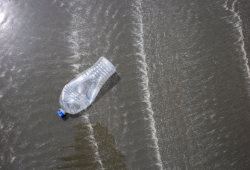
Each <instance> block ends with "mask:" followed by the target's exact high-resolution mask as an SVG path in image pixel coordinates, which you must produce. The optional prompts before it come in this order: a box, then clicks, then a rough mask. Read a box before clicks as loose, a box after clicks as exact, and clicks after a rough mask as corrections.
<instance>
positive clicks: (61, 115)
mask: <svg viewBox="0 0 250 170" xmlns="http://www.w3.org/2000/svg"><path fill="white" fill-rule="evenodd" d="M57 114H58V116H60V117H63V116H65V114H64V113H63V112H62V111H61V110H60V109H59V110H58V111H57Z"/></svg>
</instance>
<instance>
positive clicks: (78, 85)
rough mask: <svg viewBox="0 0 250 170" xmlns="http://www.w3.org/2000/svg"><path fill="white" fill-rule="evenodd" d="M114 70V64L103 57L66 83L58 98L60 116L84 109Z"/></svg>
mask: <svg viewBox="0 0 250 170" xmlns="http://www.w3.org/2000/svg"><path fill="white" fill-rule="evenodd" d="M115 72H116V69H115V67H114V65H113V64H112V63H111V62H110V61H108V60H107V59H106V58H105V57H100V58H99V60H98V61H97V62H96V63H95V64H94V65H93V66H92V67H90V68H89V69H87V70H85V71H84V72H82V73H81V74H79V75H78V76H77V77H76V78H74V79H73V80H71V81H70V82H69V83H68V84H66V85H65V86H64V88H63V90H62V93H61V95H60V98H59V103H60V105H61V108H60V109H59V110H58V111H57V114H58V115H59V116H60V117H63V116H64V115H65V114H66V113H69V114H76V113H78V112H80V111H82V110H83V109H86V108H87V107H88V106H89V105H90V104H91V103H92V102H93V101H94V100H95V98H96V96H97V94H98V92H99V91H100V89H101V87H102V86H103V84H104V83H105V82H106V81H107V80H108V78H109V77H110V76H111V75H112V74H114V73H115Z"/></svg>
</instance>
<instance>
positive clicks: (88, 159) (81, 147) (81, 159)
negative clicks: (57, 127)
mask: <svg viewBox="0 0 250 170" xmlns="http://www.w3.org/2000/svg"><path fill="white" fill-rule="evenodd" d="M91 126H92V128H93V132H92V133H93V135H92V134H91V132H90V130H89V124H88V123H86V124H77V125H75V126H74V127H75V128H76V129H77V130H78V132H76V133H75V136H74V140H75V145H72V146H67V147H64V148H68V147H73V148H74V149H75V153H74V154H72V155H69V156H65V157H60V158H57V159H58V160H61V161H65V162H66V163H63V164H62V165H59V166H56V167H54V169H66V168H70V169H91V170H92V169H102V168H103V169H119V170H123V169H126V165H125V157H124V155H123V154H122V153H121V152H120V151H118V150H117V149H116V148H115V140H114V137H113V136H112V135H111V134H109V132H108V128H107V127H105V126H104V125H103V124H101V123H95V124H92V125H91ZM93 137H94V139H95V143H94V142H93V140H92V139H91V138H93ZM96 144H97V146H98V147H96V146H95V145H96ZM96 148H98V149H97V150H96ZM62 149H63V148H62ZM96 152H98V157H99V158H97V154H96ZM100 161H101V163H100Z"/></svg>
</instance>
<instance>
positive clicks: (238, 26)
mask: <svg viewBox="0 0 250 170" xmlns="http://www.w3.org/2000/svg"><path fill="white" fill-rule="evenodd" d="M236 2H237V0H234V1H233V2H232V6H231V8H230V7H228V0H227V1H226V2H225V3H224V4H223V7H224V8H225V9H226V10H229V11H230V12H232V14H233V18H234V19H235V18H236V19H237V21H236V22H233V21H232V20H228V22H229V23H231V24H233V26H234V27H235V29H236V30H237V31H238V33H239V39H238V43H240V48H241V52H242V53H243V55H242V57H243V59H244V61H245V63H244V66H245V72H246V75H247V78H248V79H249V78H250V73H249V66H248V59H247V53H246V50H245V43H244V36H243V30H242V19H241V18H240V15H239V12H236V11H235V4H236Z"/></svg>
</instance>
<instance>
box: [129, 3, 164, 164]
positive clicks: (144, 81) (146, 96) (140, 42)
mask: <svg viewBox="0 0 250 170" xmlns="http://www.w3.org/2000/svg"><path fill="white" fill-rule="evenodd" d="M141 2H142V1H136V3H135V4H134V5H133V7H135V9H136V11H135V12H134V13H133V16H134V17H135V19H136V23H135V24H136V26H138V27H135V28H134V30H133V31H132V33H133V34H134V36H135V37H136V38H135V44H134V45H135V46H136V47H138V49H139V52H138V53H136V55H138V56H139V57H138V58H137V61H138V63H139V66H140V68H139V71H140V72H141V73H142V74H141V76H140V80H141V82H140V85H141V87H142V91H143V93H142V100H143V102H145V103H146V104H147V107H146V112H147V113H148V114H147V116H148V117H147V118H145V120H148V121H149V123H150V124H149V128H150V131H151V135H152V141H153V148H155V156H156V158H157V162H156V165H157V166H158V167H159V169H163V164H162V160H161V155H160V151H159V145H158V138H157V134H156V133H157V132H156V128H155V120H154V111H153V108H152V103H151V101H150V91H149V83H148V82H149V78H148V72H147V70H148V65H147V62H146V54H145V52H144V39H143V34H144V32H143V20H142V7H141Z"/></svg>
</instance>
